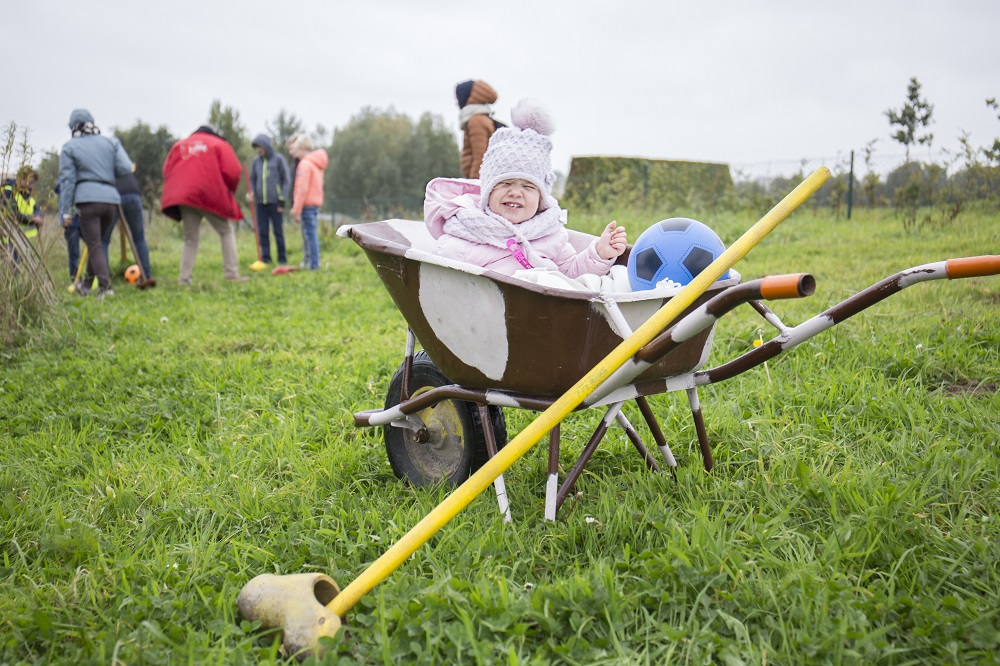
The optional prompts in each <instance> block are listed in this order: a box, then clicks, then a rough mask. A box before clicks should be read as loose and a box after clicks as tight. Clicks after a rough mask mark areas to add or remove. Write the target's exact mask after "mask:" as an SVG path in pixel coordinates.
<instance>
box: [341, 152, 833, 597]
mask: <svg viewBox="0 0 1000 666" xmlns="http://www.w3.org/2000/svg"><path fill="white" fill-rule="evenodd" d="M829 178H830V170H829V169H827V168H826V167H820V168H819V169H817V170H816V171H814V172H813V173H812V174H810V175H809V177H808V178H806V179H805V180H804V181H802V182H801V183H800V184H799V185H798V187H796V188H795V189H794V190H792V191H791V192H790V193H789V194H788V195H787V196H786V197H785V198H784V199H782V200H781V201H780V202H779V203H778V205H776V206H775V207H774V208H772V209H771V210H770V211H769V212H768V213H767V215H765V216H764V217H762V218H761V219H760V220H759V221H758V222H757V223H756V224H755V225H753V226H752V227H751V228H750V229H748V230H747V232H746V233H744V234H743V235H742V236H741V237H740V238H739V240H737V241H736V242H735V243H733V244H732V245H731V246H729V249H727V250H726V251H725V252H723V253H722V254H721V255H720V256H719V258H718V259H716V260H715V261H713V262H712V263H711V264H709V266H708V267H707V268H706V269H705V270H703V271H702V272H701V273H700V274H699V275H698V276H697V277H696V278H695V279H694V280H692V281H691V282H690V283H689V284H688V285H687V286H685V287H684V288H683V289H681V291H680V292H679V293H678V294H677V295H676V296H674V297H673V298H671V299H670V300H669V301H668V302H667V303H665V304H664V305H663V307H662V308H660V309H659V310H658V311H657V312H656V313H655V314H654V315H653V316H652V317H650V318H649V319H648V320H647V321H646V323H644V324H643V325H642V326H640V327H639V328H638V329H637V330H636V331H635V332H634V333H633V334H632V335H630V336H629V337H628V338H626V339H625V340H623V341H622V342H621V344H619V345H618V346H617V347H616V348H615V349H614V350H612V352H611V353H610V354H608V355H607V356H606V357H605V358H604V359H603V360H602V361H601V362H600V363H598V364H597V365H596V366H594V368H593V369H592V370H591V371H590V372H588V373H587V374H586V375H585V376H584V377H583V378H582V379H580V381H578V382H577V383H576V384H574V385H573V386H572V387H571V388H570V389H569V390H568V391H567V392H566V393H565V394H563V396H562V397H561V398H559V399H558V400H556V401H555V402H554V403H552V405H551V406H550V407H549V408H548V409H546V410H545V411H544V412H542V413H541V414H539V415H538V416H537V417H536V418H535V420H534V421H532V422H531V423H530V424H528V426H527V427H526V428H525V429H524V430H523V431H521V433H520V434H519V435H518V436H517V437H515V438H514V439H513V440H511V441H510V442H508V443H507V446H505V447H504V448H502V449H501V450H500V451H499V452H498V453H497V455H495V456H493V458H492V459H490V460H489V462H487V463H486V464H485V465H483V466H482V467H481V468H479V471H477V472H476V473H475V474H473V475H472V476H470V477H469V478H468V479H466V481H465V483H463V484H462V485H460V486H459V487H458V488H456V489H455V490H454V492H452V493H451V494H450V495H449V496H448V497H446V498H445V499H444V500H443V501H442V502H441V503H440V504H438V505H437V506H436V507H435V508H434V509H432V510H431V512H430V513H428V514H427V516H425V517H424V519H423V520H421V521H420V522H419V523H417V524H416V525H415V526H413V528H411V529H410V531H409V532H407V533H406V534H404V535H403V537H402V538H401V539H400V540H399V541H397V542H396V543H395V544H393V545H392V546H391V547H390V548H389V549H388V550H387V551H386V552H385V553H383V554H382V556H381V557H379V558H378V559H377V560H375V561H374V562H373V563H372V564H371V565H370V566H369V567H368V568H367V569H365V570H364V571H362V572H361V575H359V576H358V577H357V579H355V580H354V582H352V583H351V584H350V585H348V586H347V587H345V588H344V589H343V590H342V591H341V592H340V594H338V595H337V596H336V597H334V598H333V600H332V601H331V602H330V603H328V604H327V605H326V607H327V609H329V610H330V611H331V612H333V613H334V614H336V615H340V616H343V615H344V614H345V613H347V611H349V610H350V609H351V608H353V607H354V605H355V604H356V603H358V601H359V600H360V599H361V597H362V596H364V595H365V594H366V593H367V592H368V591H370V590H371V589H372V588H374V587H375V586H376V585H378V584H379V583H381V582H382V581H383V580H385V579H386V578H387V577H388V576H389V574H390V573H392V572H393V571H395V570H396V569H397V568H398V567H399V566H400V565H401V564H402V563H403V562H404V561H406V558H408V557H409V556H410V555H412V554H413V553H414V552H415V551H416V550H417V548H419V547H420V546H422V545H423V544H424V543H426V542H427V540H428V539H430V538H431V537H432V536H433V535H434V534H435V533H436V532H437V531H438V530H440V529H441V528H442V527H444V525H445V524H446V523H447V522H448V521H450V520H451V519H452V518H454V517H455V515H456V514H458V512H459V511H461V510H462V509H464V508H465V507H466V506H467V505H468V504H469V503H470V502H472V500H473V499H475V498H476V496H478V495H479V493H481V492H482V491H483V490H485V489H486V488H488V487H489V485H490V484H491V483H493V480H494V479H496V478H497V477H498V476H500V474H502V473H503V472H504V471H506V469H507V468H508V467H510V466H511V465H512V464H514V461H515V460H517V459H519V458H520V457H521V456H523V455H524V454H525V453H526V452H527V451H528V450H529V449H530V448H531V447H532V446H534V445H535V444H536V443H537V442H538V440H540V439H541V438H542V436H543V435H545V433H547V432H548V431H549V430H551V429H552V428H553V427H555V426H556V425H557V424H558V423H560V422H562V420H563V419H564V418H566V416H567V415H568V414H569V413H570V412H572V411H573V410H574V409H576V408H577V407H578V406H579V405H580V403H581V402H583V401H584V400H585V399H586V398H587V396H589V395H590V394H591V393H593V391H594V389H596V388H597V387H598V386H600V385H601V383H603V382H604V381H605V380H606V379H607V378H608V377H610V376H611V374H612V373H613V372H614V371H615V370H617V369H618V368H619V367H621V366H622V365H623V364H624V363H625V362H626V361H628V359H630V358H632V357H633V356H635V354H636V352H638V351H639V349H641V348H642V347H643V346H644V345H646V344H647V343H648V342H650V341H651V340H652V339H653V338H655V337H656V336H657V335H659V333H660V332H661V331H662V330H663V329H664V328H666V327H667V326H668V325H669V324H670V323H671V322H672V321H673V320H674V319H676V318H677V316H678V315H680V313H681V312H683V311H684V309H685V308H687V307H688V306H689V305H691V304H692V303H694V301H695V300H697V298H698V297H699V296H701V294H703V293H704V292H705V291H706V290H707V289H708V288H709V287H710V286H712V284H713V283H714V282H715V281H716V280H718V279H719V278H720V277H721V276H722V274H723V273H725V272H726V271H728V270H729V269H730V268H732V266H733V265H734V264H735V263H736V262H737V261H739V260H740V259H742V258H743V257H744V256H745V255H746V254H747V252H749V251H750V250H751V249H752V248H753V247H754V246H755V245H756V244H757V243H759V242H760V241H761V240H762V239H763V238H764V236H766V235H767V234H769V233H771V231H773V230H774V228H775V227H777V226H778V225H779V224H781V222H783V221H784V220H785V218H787V217H788V215H789V214H790V213H791V212H792V211H793V210H795V209H796V208H797V207H798V206H799V205H800V204H801V203H802V202H803V201H805V200H806V199H808V198H809V197H810V196H812V194H813V193H815V192H816V190H818V189H819V188H820V187H821V186H822V185H823V183H825V182H826V181H827V180H828V179H829ZM484 425H486V424H484Z"/></svg>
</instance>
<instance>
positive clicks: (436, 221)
mask: <svg viewBox="0 0 1000 666" xmlns="http://www.w3.org/2000/svg"><path fill="white" fill-rule="evenodd" d="M511 121H512V122H513V124H514V127H503V128H500V129H498V130H497V131H496V132H495V133H494V134H493V136H492V137H491V138H490V143H489V147H488V148H487V150H486V154H485V155H484V156H483V164H482V167H481V168H480V172H479V180H478V181H476V180H466V179H453V178H435V179H434V180H432V181H431V182H430V183H428V184H427V191H426V198H425V200H424V220H425V222H426V223H427V227H428V229H429V230H430V233H431V235H432V236H433V237H434V238H436V239H437V245H436V247H435V249H434V253H435V254H437V255H440V256H442V257H446V258H449V259H457V260H459V261H464V262H466V263H470V264H475V265H476V266H481V267H483V268H488V269H490V270H492V271H496V272H498V273H503V274H505V275H515V274H516V276H517V277H524V278H527V279H531V278H530V276H529V274H526V273H525V271H531V272H532V274H535V273H538V272H539V271H536V270H534V269H539V270H540V271H542V272H554V271H558V272H559V273H561V274H562V275H564V276H568V277H570V278H578V277H581V276H585V275H588V274H592V275H598V276H600V275H606V274H607V273H608V271H609V270H610V269H611V266H612V265H613V264H614V263H615V259H617V258H618V257H619V256H620V255H621V254H622V252H624V251H625V246H626V244H627V237H626V233H625V228H624V227H620V226H617V222H614V221H612V222H611V223H609V224H608V226H607V227H605V229H604V231H602V232H601V235H600V237H598V238H595V239H594V240H593V241H592V242H591V243H590V245H588V246H587V247H586V248H584V249H583V250H582V251H579V250H577V249H576V248H575V247H574V246H573V245H572V244H571V243H570V241H569V235H568V234H567V233H566V229H565V224H566V220H565V218H564V217H563V215H562V211H561V210H560V208H559V202H558V201H556V200H555V198H553V196H552V185H553V183H554V182H555V174H554V173H553V172H552V166H551V158H550V153H551V152H552V141H551V140H550V139H549V135H550V134H551V133H552V131H553V129H554V123H553V122H552V119H551V117H550V116H549V114H548V112H547V111H546V110H545V109H544V108H543V107H542V106H541V105H540V104H538V103H537V102H536V101H534V100H529V99H525V100H521V101H520V102H519V103H518V105H517V106H515V107H514V108H513V109H512V110H511ZM560 286H564V287H569V285H566V284H563V285H560ZM570 288H574V287H570ZM575 288H580V287H575ZM591 288H594V285H591Z"/></svg>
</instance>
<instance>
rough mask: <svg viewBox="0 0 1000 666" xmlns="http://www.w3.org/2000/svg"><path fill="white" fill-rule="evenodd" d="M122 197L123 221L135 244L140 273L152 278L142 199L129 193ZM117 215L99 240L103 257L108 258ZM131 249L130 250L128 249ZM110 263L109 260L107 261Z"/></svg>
mask: <svg viewBox="0 0 1000 666" xmlns="http://www.w3.org/2000/svg"><path fill="white" fill-rule="evenodd" d="M121 197H122V210H123V211H125V221H126V222H127V223H128V229H129V231H131V232H132V241H133V242H134V243H135V251H136V253H137V254H138V255H139V256H138V257H136V259H137V260H138V261H139V264H140V265H141V266H142V272H143V273H145V274H146V277H147V278H149V277H153V272H152V270H151V269H150V267H149V245H148V244H147V243H146V231H145V225H144V224H143V222H144V220H143V217H144V215H145V213H144V212H143V210H142V197H140V196H139V195H138V194H135V193H130V194H123V195H121ZM118 217H119V216H118V213H117V211H116V212H115V221H114V223H112V225H111V228H110V229H108V232H107V233H106V234H104V237H103V238H101V245H103V246H104V257H105V258H106V259H107V257H108V246H109V245H110V244H111V233H112V232H113V231H114V230H115V224H117V223H118ZM129 249H131V248H129ZM108 260H109V261H110V259H108Z"/></svg>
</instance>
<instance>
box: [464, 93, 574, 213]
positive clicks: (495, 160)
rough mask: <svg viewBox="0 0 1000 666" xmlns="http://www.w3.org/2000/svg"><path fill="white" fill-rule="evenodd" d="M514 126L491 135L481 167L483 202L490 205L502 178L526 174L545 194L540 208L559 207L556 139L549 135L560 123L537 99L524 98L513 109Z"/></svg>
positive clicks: (484, 204)
mask: <svg viewBox="0 0 1000 666" xmlns="http://www.w3.org/2000/svg"><path fill="white" fill-rule="evenodd" d="M510 118H511V122H512V123H513V124H514V127H502V128H500V129H498V130H497V131H496V132H494V133H493V136H492V137H490V145H489V147H488V148H487V149H486V154H485V155H483V164H482V166H481V167H480V169H479V183H480V186H481V191H482V196H481V198H480V201H479V205H480V207H481V208H482V209H483V210H486V209H487V208H488V207H489V198H490V192H492V191H493V188H494V187H496V185H497V183H499V182H500V181H501V180H508V179H513V178H522V179H524V180H527V181H529V182H531V183H534V185H535V187H537V188H538V191H539V193H540V194H541V195H542V196H541V202H540V203H539V207H538V210H539V211H543V210H545V209H547V208H552V207H556V206H558V205H559V202H558V201H556V200H555V199H554V198H552V186H553V185H554V184H555V181H556V175H555V173H554V172H553V171H552V157H551V153H552V140H551V139H549V135H550V134H552V132H553V131H555V128H556V124H555V121H554V120H553V119H552V116H551V115H550V114H549V112H548V110H547V109H546V108H545V107H544V106H543V105H542V104H541V103H540V102H538V101H537V100H534V99H530V98H529V99H522V100H521V101H520V102H518V103H517V105H516V106H515V107H514V108H513V109H511V112H510Z"/></svg>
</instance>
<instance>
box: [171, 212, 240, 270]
mask: <svg viewBox="0 0 1000 666" xmlns="http://www.w3.org/2000/svg"><path fill="white" fill-rule="evenodd" d="M202 219H205V220H208V223H209V224H210V225H212V228H213V229H215V233H217V234H219V241H220V242H221V243H222V272H223V273H224V274H225V276H226V277H227V278H235V277H239V274H240V273H239V262H238V260H237V259H236V228H235V227H234V226H233V222H232V221H231V220H224V219H222V218H221V217H219V216H218V215H213V214H212V213H209V212H206V211H203V210H199V209H197V208H189V207H188V206H181V224H183V225H184V249H183V250H181V273H180V275H179V276H178V278H177V284H179V285H182V286H187V285H190V284H191V274H192V273H193V272H194V260H195V259H196V258H197V257H198V240H199V238H200V236H201V221H202Z"/></svg>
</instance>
